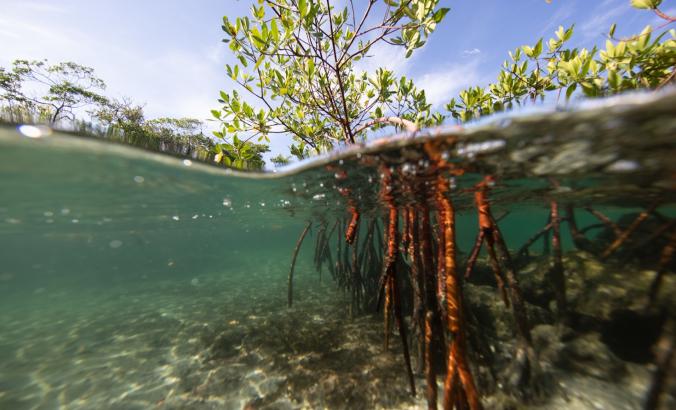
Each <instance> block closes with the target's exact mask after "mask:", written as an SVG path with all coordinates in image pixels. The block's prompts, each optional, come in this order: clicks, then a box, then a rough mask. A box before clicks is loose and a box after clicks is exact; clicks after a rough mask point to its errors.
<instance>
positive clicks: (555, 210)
mask: <svg viewBox="0 0 676 410" xmlns="http://www.w3.org/2000/svg"><path fill="white" fill-rule="evenodd" d="M550 209H551V225H552V250H553V252H552V258H553V260H552V277H553V280H554V297H555V298H556V309H557V311H558V313H559V315H564V314H565V312H566V279H565V277H564V273H563V261H562V256H561V225H560V223H561V218H560V217H559V204H558V202H556V201H551V203H550Z"/></svg>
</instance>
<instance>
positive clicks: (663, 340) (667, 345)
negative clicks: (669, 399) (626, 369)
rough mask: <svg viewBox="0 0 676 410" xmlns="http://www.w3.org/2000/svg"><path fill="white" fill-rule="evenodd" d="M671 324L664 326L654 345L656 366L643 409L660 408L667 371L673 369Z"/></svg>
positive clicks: (667, 376)
mask: <svg viewBox="0 0 676 410" xmlns="http://www.w3.org/2000/svg"><path fill="white" fill-rule="evenodd" d="M671 324H672V326H670V325H669V324H667V325H666V326H664V330H663V331H662V336H660V338H659V339H658V341H657V344H656V345H655V350H656V356H657V360H656V365H657V367H656V369H655V372H654V373H653V378H652V382H651V384H650V388H649V390H648V394H647V396H646V399H645V403H644V407H643V408H644V409H645V410H654V409H659V408H662V407H660V402H661V401H662V400H661V399H662V396H663V395H664V394H663V393H664V389H665V387H666V386H667V385H668V381H669V376H670V375H669V372H673V371H674V367H675V366H674V339H675V338H676V334H674V329H673V323H671ZM664 408H666V407H664Z"/></svg>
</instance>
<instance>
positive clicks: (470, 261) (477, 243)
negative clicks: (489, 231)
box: [465, 229, 486, 278]
mask: <svg viewBox="0 0 676 410" xmlns="http://www.w3.org/2000/svg"><path fill="white" fill-rule="evenodd" d="M485 235H486V233H485V232H484V230H483V229H479V233H478V234H477V236H476V239H475V240H474V246H473V247H472V251H471V252H470V254H469V258H467V263H465V278H469V275H470V274H471V273H472V270H473V269H474V264H475V263H476V260H477V258H478V257H479V252H481V245H483V243H484V237H485Z"/></svg>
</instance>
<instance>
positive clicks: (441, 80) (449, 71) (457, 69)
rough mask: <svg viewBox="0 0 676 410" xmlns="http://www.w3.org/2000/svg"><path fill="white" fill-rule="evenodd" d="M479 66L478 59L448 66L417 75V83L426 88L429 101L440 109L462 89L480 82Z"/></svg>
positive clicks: (418, 85)
mask: <svg viewBox="0 0 676 410" xmlns="http://www.w3.org/2000/svg"><path fill="white" fill-rule="evenodd" d="M478 66H479V61H478V60H473V61H471V62H469V63H466V64H456V65H450V66H446V67H445V68H443V69H441V70H437V71H431V72H426V73H423V74H422V75H418V76H416V78H415V84H416V86H417V87H419V88H422V89H424V90H425V95H426V96H427V101H428V102H429V103H430V104H432V107H433V108H436V109H439V108H441V107H442V106H443V104H445V103H447V102H448V101H449V100H450V99H451V98H452V97H454V96H455V95H456V94H457V93H458V92H459V91H460V90H462V89H463V88H465V87H468V86H470V85H473V84H476V83H478V82H479V80H480V79H479V75H478Z"/></svg>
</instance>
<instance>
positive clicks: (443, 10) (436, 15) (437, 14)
mask: <svg viewBox="0 0 676 410" xmlns="http://www.w3.org/2000/svg"><path fill="white" fill-rule="evenodd" d="M449 10H450V9H449V8H447V7H442V8H440V9H439V10H437V11H436V12H435V13H434V15H433V16H432V19H433V20H434V22H435V23H441V20H443V19H444V17H445V16H446V13H448V11H449Z"/></svg>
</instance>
